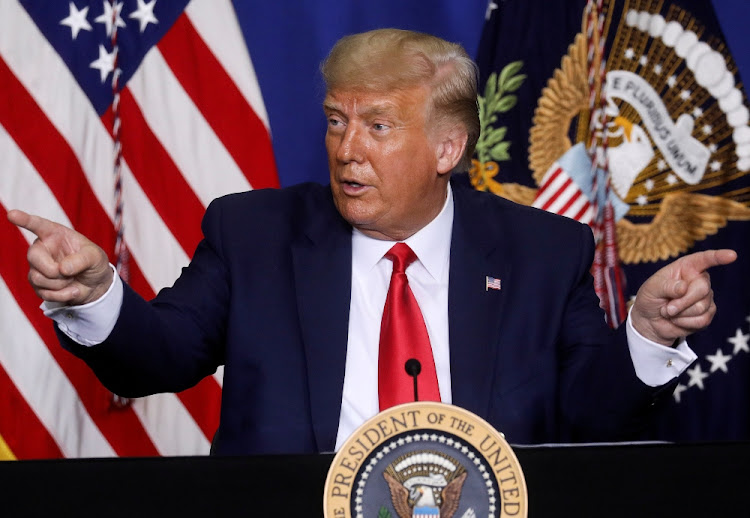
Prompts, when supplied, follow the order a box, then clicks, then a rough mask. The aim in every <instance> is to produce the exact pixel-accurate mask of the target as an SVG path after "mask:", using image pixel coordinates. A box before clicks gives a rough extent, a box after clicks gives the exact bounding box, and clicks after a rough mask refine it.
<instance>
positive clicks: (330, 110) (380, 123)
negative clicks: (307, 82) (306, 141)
mask: <svg viewBox="0 0 750 518" xmlns="http://www.w3.org/2000/svg"><path fill="white" fill-rule="evenodd" d="M428 93H429V90H428V89H427V88H426V87H415V88H412V89H408V90H403V91H394V92H391V93H387V94H383V93H373V92H363V91H355V90H344V89H334V90H332V91H330V92H329V93H328V95H327V96H326V99H325V102H324V110H325V114H326V118H327V119H328V131H327V132H326V150H327V151H328V167H329V169H330V172H331V189H332V191H333V198H334V201H335V203H336V207H337V208H338V210H339V212H340V213H341V215H342V216H343V217H344V219H346V220H347V221H348V222H349V223H350V224H351V225H352V226H354V227H356V228H358V229H359V230H361V231H362V232H363V233H365V234H366V235H368V236H370V237H374V238H377V239H387V240H393V241H400V240H404V239H406V238H407V237H409V236H411V235H412V234H414V233H415V232H417V231H418V230H419V229H421V228H422V227H424V226H425V225H427V223H429V222H430V221H432V219H433V218H434V217H435V216H437V214H438V213H439V212H440V210H441V209H442V207H443V204H444V203H445V196H446V192H447V187H446V184H447V181H448V175H447V174H446V173H447V172H448V171H445V172H438V156H439V145H438V138H436V137H434V136H431V134H430V133H429V132H428V130H427V128H426V122H427V120H426V119H427V103H428Z"/></svg>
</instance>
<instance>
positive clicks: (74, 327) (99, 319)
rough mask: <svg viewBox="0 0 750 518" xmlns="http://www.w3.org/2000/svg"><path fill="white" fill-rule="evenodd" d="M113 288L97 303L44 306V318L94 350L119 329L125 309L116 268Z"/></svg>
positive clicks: (56, 303) (44, 304)
mask: <svg viewBox="0 0 750 518" xmlns="http://www.w3.org/2000/svg"><path fill="white" fill-rule="evenodd" d="M109 266H110V268H112V275H113V279H112V284H111V285H110V286H109V289H108V290H107V292H106V293H105V294H104V295H102V296H101V297H99V298H98V299H97V300H95V301H93V302H89V303H88V304H83V305H81V306H66V305H64V304H62V303H60V302H47V301H45V302H43V303H42V305H41V306H40V307H41V309H42V310H44V314H45V315H46V316H48V317H49V318H51V319H52V320H54V321H55V322H57V326H58V327H59V328H60V331H62V332H63V333H65V335H67V336H68V337H69V338H70V339H71V340H73V341H75V342H77V343H79V344H81V345H85V346H86V347H91V346H92V345H97V344H100V343H102V342H103V341H104V340H106V339H107V337H108V336H109V334H110V333H111V332H112V329H114V327H115V323H116V322H117V317H119V316H120V308H122V295H123V288H122V279H120V276H119V275H117V270H116V269H115V267H114V266H113V265H111V264H110V265H109Z"/></svg>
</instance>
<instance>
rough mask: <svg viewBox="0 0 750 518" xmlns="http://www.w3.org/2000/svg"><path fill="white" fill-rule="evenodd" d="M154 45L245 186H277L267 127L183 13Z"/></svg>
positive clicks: (255, 187)
mask: <svg viewBox="0 0 750 518" xmlns="http://www.w3.org/2000/svg"><path fill="white" fill-rule="evenodd" d="M157 46H158V47H159V50H160V51H161V53H162V55H163V56H164V59H165V60H166V62H167V64H168V65H169V68H171V69H172V72H173V73H174V75H175V76H176V77H177V79H178V80H179V81H180V83H181V84H182V87H183V88H184V89H185V91H186V92H187V94H188V95H189V96H190V98H191V99H192V100H193V103H194V104H195V105H196V106H197V107H198V109H199V110H200V112H201V113H202V114H203V116H204V117H205V118H206V121H207V122H208V124H209V125H210V126H211V128H212V129H213V130H214V132H215V133H216V135H217V136H218V137H219V139H220V140H221V142H222V143H223V144H224V147H226V149H227V151H229V154H230V155H232V158H234V161H235V162H236V163H237V165H238V166H239V168H240V169H241V170H242V172H243V173H244V174H245V176H246V177H247V179H248V181H249V182H250V185H251V186H252V187H253V188H254V189H260V188H264V187H278V186H279V179H278V175H277V174H276V163H275V160H274V156H273V150H272V147H271V138H270V136H269V134H268V130H267V129H266V127H265V126H264V125H263V122H262V121H261V120H260V119H259V118H258V116H257V114H256V113H255V111H254V110H253V108H252V106H250V104H248V102H247V100H246V99H245V98H244V97H243V96H242V93H241V92H240V91H239V89H238V88H237V86H236V85H235V83H234V82H233V81H232V79H231V77H229V75H227V73H226V71H225V70H224V68H223V67H222V66H221V64H220V63H219V61H218V60H217V59H216V57H215V56H214V55H213V53H212V52H211V50H210V49H209V48H208V47H207V46H206V44H205V42H204V41H203V39H202V38H201V37H200V35H199V34H198V33H197V31H196V30H195V27H193V25H192V24H191V23H190V20H189V19H188V17H187V15H186V14H185V13H183V14H182V15H180V17H179V18H178V19H177V21H176V22H175V24H174V25H173V26H172V28H171V29H170V30H169V31H168V32H167V34H166V35H165V36H164V37H163V38H162V39H161V41H159V43H158V45H157ZM207 77H208V78H211V79H210V81H207V80H206V78H207ZM190 252H192V250H191V251H190Z"/></svg>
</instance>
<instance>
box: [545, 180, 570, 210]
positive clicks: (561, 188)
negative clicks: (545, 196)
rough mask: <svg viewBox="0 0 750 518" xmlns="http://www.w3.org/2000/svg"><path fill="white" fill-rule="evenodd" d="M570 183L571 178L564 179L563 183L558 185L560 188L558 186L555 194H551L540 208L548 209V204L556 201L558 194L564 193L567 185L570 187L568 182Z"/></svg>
mask: <svg viewBox="0 0 750 518" xmlns="http://www.w3.org/2000/svg"><path fill="white" fill-rule="evenodd" d="M571 183H573V180H571V179H570V178H568V179H566V180H565V182H563V184H562V185H561V186H560V188H559V189H557V191H556V192H555V194H554V195H553V196H552V197H551V198H550V199H549V200H547V203H545V204H544V205H543V206H542V209H543V210H547V209H549V207H550V206H551V205H552V204H553V203H555V201H557V199H558V198H559V197H560V196H562V195H563V194H565V190H566V189H567V188H568V187H570V184H571Z"/></svg>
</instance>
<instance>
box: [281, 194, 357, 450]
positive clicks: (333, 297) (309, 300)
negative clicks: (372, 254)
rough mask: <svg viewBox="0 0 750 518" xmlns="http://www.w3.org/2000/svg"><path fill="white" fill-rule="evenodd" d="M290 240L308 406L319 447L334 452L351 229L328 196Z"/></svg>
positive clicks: (346, 318) (346, 317)
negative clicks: (323, 204)
mask: <svg viewBox="0 0 750 518" xmlns="http://www.w3.org/2000/svg"><path fill="white" fill-rule="evenodd" d="M326 199H327V203H326V206H325V207H313V208H312V210H310V211H306V213H307V214H314V216H311V217H310V219H309V220H307V222H306V224H305V225H304V229H303V232H302V233H301V235H300V236H299V238H298V239H297V240H296V241H295V242H294V243H292V255H293V258H294V259H293V260H294V276H295V284H296V287H297V307H298V310H299V315H300V326H301V328H302V335H303V336H302V339H303V343H304V348H305V354H306V357H307V358H306V359H307V379H308V383H309V393H310V410H311V414H312V416H311V417H312V424H313V428H314V432H315V439H316V441H317V446H318V450H319V451H333V450H334V447H335V442H336V433H337V431H338V423H339V414H340V410H341V397H342V391H343V385H344V369H345V365H346V344H347V335H348V327H349V300H350V296H351V262H352V261H351V256H352V243H351V227H349V225H348V224H346V222H345V221H344V220H343V219H341V217H340V216H339V215H338V212H336V209H335V207H334V205H333V202H332V201H331V199H330V194H329V195H328V197H327V198H326Z"/></svg>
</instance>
